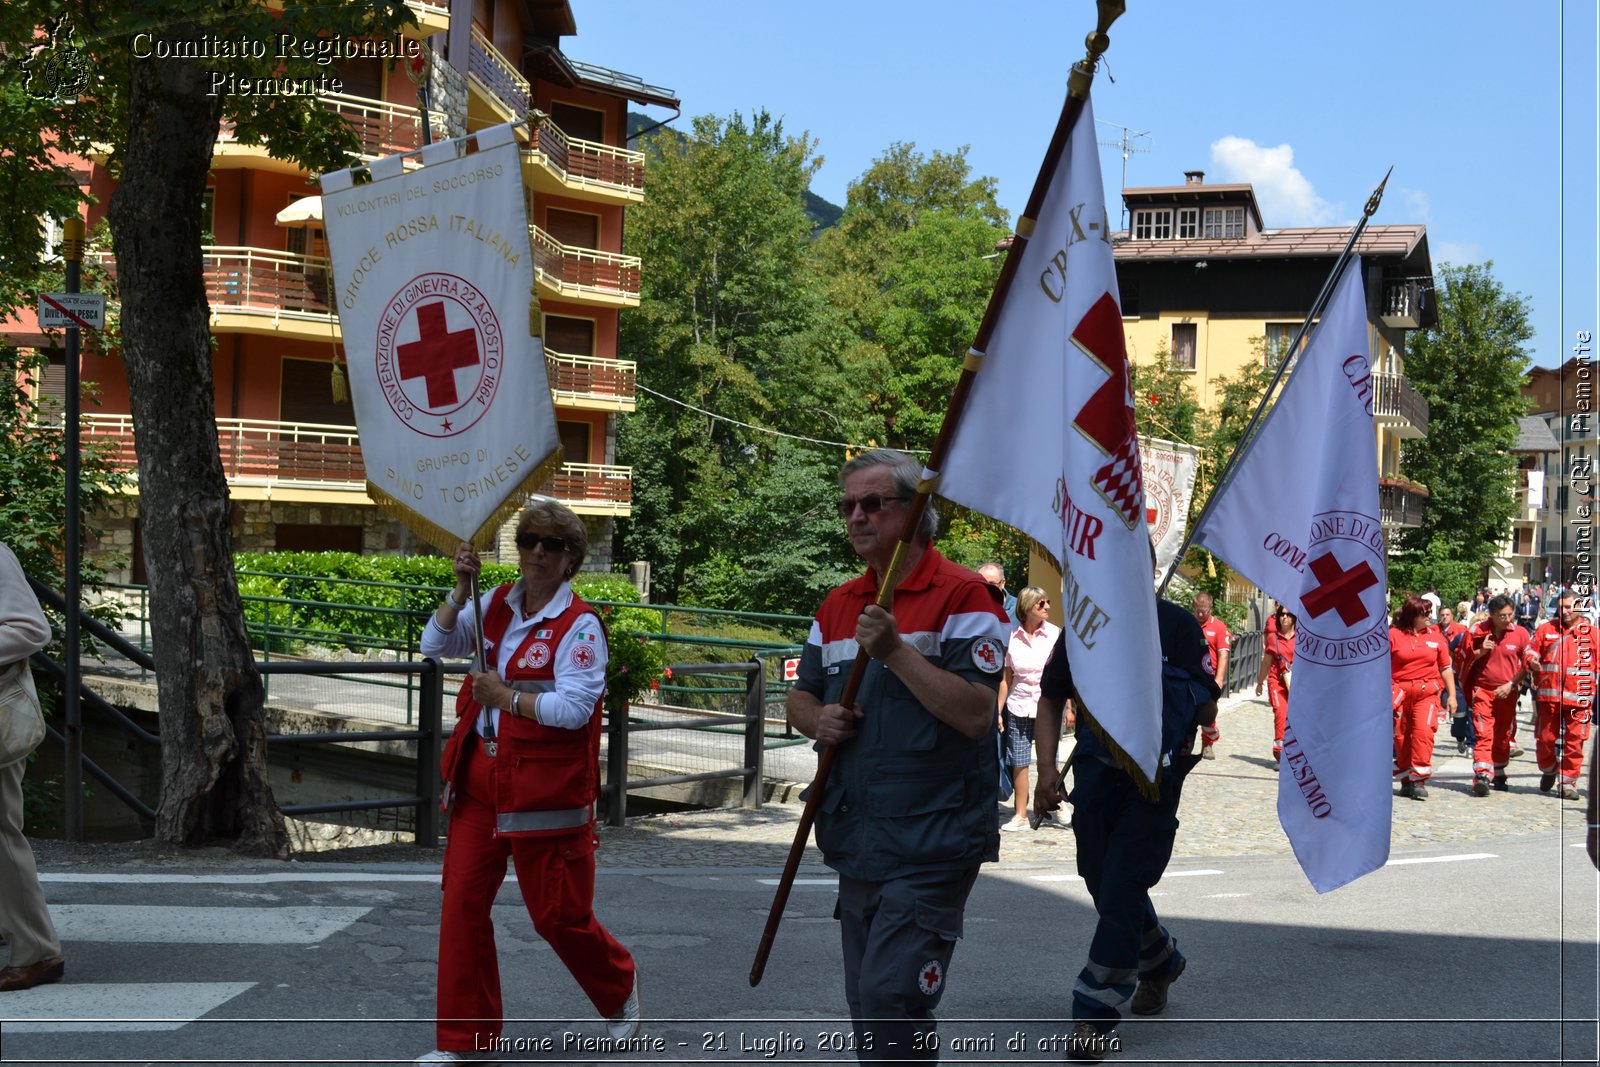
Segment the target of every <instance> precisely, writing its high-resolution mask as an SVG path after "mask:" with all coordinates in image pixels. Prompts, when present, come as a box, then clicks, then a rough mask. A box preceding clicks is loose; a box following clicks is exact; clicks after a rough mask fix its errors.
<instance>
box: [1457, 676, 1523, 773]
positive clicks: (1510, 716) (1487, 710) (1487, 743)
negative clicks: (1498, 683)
mask: <svg viewBox="0 0 1600 1067" xmlns="http://www.w3.org/2000/svg"><path fill="white" fill-rule="evenodd" d="M1467 699H1468V700H1470V701H1472V729H1473V732H1474V733H1476V734H1477V738H1478V739H1477V742H1476V743H1475V744H1474V745H1473V746H1472V773H1473V774H1474V775H1482V774H1496V775H1499V774H1504V773H1506V764H1507V763H1509V762H1511V735H1512V733H1513V732H1514V730H1515V727H1516V724H1517V692H1516V690H1515V689H1513V690H1512V691H1511V695H1510V696H1508V697H1506V698H1505V699H1503V700H1496V699H1495V697H1494V690H1493V689H1479V688H1477V687H1476V686H1474V687H1473V689H1472V692H1471V693H1470V694H1469V695H1468V696H1467Z"/></svg>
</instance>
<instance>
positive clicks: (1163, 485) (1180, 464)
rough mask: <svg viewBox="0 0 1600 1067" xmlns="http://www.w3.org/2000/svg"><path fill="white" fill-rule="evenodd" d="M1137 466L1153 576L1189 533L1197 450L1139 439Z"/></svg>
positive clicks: (1169, 563)
mask: <svg viewBox="0 0 1600 1067" xmlns="http://www.w3.org/2000/svg"><path fill="white" fill-rule="evenodd" d="M1139 465H1140V466H1141V467H1143V468H1144V519H1145V522H1146V523H1147V524H1148V525H1149V527H1150V540H1151V541H1152V542H1153V543H1154V544H1155V546H1156V574H1157V575H1158V576H1159V575H1163V574H1166V573H1167V569H1168V568H1169V567H1171V566H1172V561H1173V559H1174V558H1176V557H1177V555H1178V549H1180V548H1182V547H1183V535H1184V534H1185V533H1187V532H1188V530H1189V503H1190V501H1192V500H1193V499H1194V478H1195V473H1196V472H1197V471H1198V470H1199V467H1200V450H1199V449H1198V448H1196V447H1194V446H1193V445H1185V444H1180V443H1178V442H1176V441H1163V440H1160V439H1159V438H1155V437H1144V436H1142V435H1141V436H1140V438H1139Z"/></svg>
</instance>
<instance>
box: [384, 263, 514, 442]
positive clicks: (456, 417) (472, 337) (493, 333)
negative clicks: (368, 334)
mask: <svg viewBox="0 0 1600 1067" xmlns="http://www.w3.org/2000/svg"><path fill="white" fill-rule="evenodd" d="M452 322H453V323H455V324H457V328H456V329H452V328H451V323H452ZM376 342H377V343H376V345H375V346H374V347H375V349H376V361H377V372H378V374H377V378H378V387H379V388H380V389H381V390H382V391H383V398H384V399H385V400H386V401H388V404H389V407H390V409H391V410H392V411H393V412H394V413H395V415H396V416H397V417H398V418H399V419H400V420H401V421H402V422H404V423H405V424H406V426H407V427H408V428H410V429H412V430H415V431H416V432H417V433H420V434H426V435H427V436H429V437H451V436H454V435H456V434H459V433H462V432H464V431H465V430H467V429H469V428H471V427H472V426H473V425H474V424H476V423H477V422H478V420H479V419H481V418H483V416H484V415H485V414H486V413H487V412H488V410H489V407H490V405H491V404H492V403H493V401H494V397H495V394H496V392H497V391H498V389H499V386H500V379H501V374H502V371H503V370H504V367H505V335H504V333H502V331H501V329H500V321H499V319H498V318H497V317H496V315H495V311H494V307H493V305H492V304H491V303H490V302H489V298H488V297H486V296H485V295H484V294H483V293H480V292H479V291H478V289H477V287H476V286H474V285H472V284H471V283H470V282H468V281H466V280H465V279H464V278H459V277H457V276H455V275H453V274H445V273H443V272H442V271H432V272H429V273H427V274H419V275H417V276H416V277H415V278H412V279H411V280H410V281H408V282H406V283H405V285H403V286H401V287H400V290H399V291H398V292H396V293H395V295H394V296H393V297H391V298H390V299H389V301H388V303H387V304H385V305H384V308H383V313H382V314H381V315H380V316H379V318H378V330H377V337H376ZM463 370H465V371H468V372H469V374H468V375H465V376H463V377H462V379H461V380H459V381H458V379H457V375H458V374H459V372H461V371H463Z"/></svg>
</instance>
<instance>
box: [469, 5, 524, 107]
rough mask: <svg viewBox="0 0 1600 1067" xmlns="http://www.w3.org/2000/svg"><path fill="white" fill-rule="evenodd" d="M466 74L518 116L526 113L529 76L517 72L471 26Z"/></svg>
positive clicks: (496, 49) (477, 30)
mask: <svg viewBox="0 0 1600 1067" xmlns="http://www.w3.org/2000/svg"><path fill="white" fill-rule="evenodd" d="M467 74H468V75H469V76H470V77H471V78H472V79H473V80H474V81H476V82H477V83H478V84H479V85H481V86H483V88H484V89H485V90H486V91H487V92H489V93H490V94H492V95H493V96H494V97H495V98H496V99H497V100H499V101H500V102H501V103H502V104H504V105H505V106H506V107H507V108H508V109H509V110H510V111H511V113H512V114H513V115H515V116H516V117H518V118H521V117H522V116H524V115H526V114H527V113H528V101H529V100H530V99H531V98H532V89H531V88H530V87H529V85H528V79H527V78H524V77H523V76H522V75H521V74H519V73H517V68H516V67H514V66H512V65H511V63H510V62H509V61H508V60H507V59H506V57H505V56H503V55H501V54H500V50H499V49H498V48H496V47H495V46H494V45H493V44H492V43H491V42H490V41H489V38H487V37H485V36H484V35H483V33H482V32H481V31H480V30H479V29H478V27H476V26H474V27H472V50H471V52H470V53H469V55H468V58H467Z"/></svg>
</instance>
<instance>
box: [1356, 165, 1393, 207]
mask: <svg viewBox="0 0 1600 1067" xmlns="http://www.w3.org/2000/svg"><path fill="white" fill-rule="evenodd" d="M1393 173H1394V165H1393V164H1390V166H1389V173H1388V174H1385V175H1384V176H1383V181H1381V182H1379V183H1378V187H1377V188H1376V189H1374V190H1372V195H1371V196H1369V197H1367V206H1366V208H1365V209H1364V210H1363V211H1362V214H1363V215H1365V216H1366V217H1367V218H1369V219H1370V218H1371V217H1372V216H1373V215H1375V214H1377V212H1378V205H1379V204H1381V203H1382V202H1383V187H1384V186H1385V185H1388V184H1389V174H1393Z"/></svg>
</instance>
